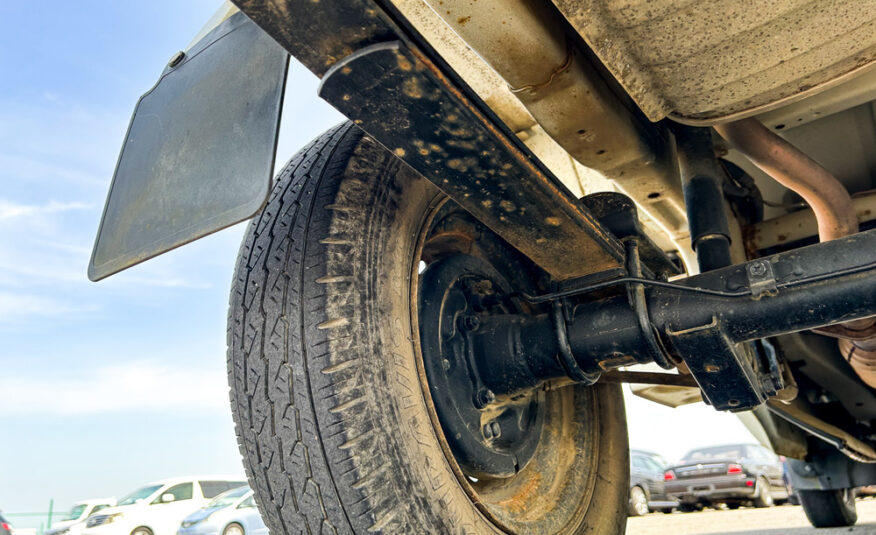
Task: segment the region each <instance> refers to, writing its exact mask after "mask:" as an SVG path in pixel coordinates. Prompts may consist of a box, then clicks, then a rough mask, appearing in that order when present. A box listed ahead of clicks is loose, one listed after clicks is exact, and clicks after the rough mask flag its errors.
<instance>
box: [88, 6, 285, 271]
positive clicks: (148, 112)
mask: <svg viewBox="0 0 876 535" xmlns="http://www.w3.org/2000/svg"><path fill="white" fill-rule="evenodd" d="M288 58H289V56H288V54H287V53H286V51H285V50H283V49H282V48H281V47H280V46H279V45H277V44H276V43H275V42H274V41H273V40H272V39H271V38H270V36H268V35H267V34H266V33H264V32H263V31H262V30H261V29H260V28H259V27H258V26H256V25H255V24H254V23H253V22H252V21H250V20H249V19H248V18H247V17H246V16H245V15H244V14H242V13H240V12H237V13H235V14H234V15H232V16H231V17H229V18H228V19H226V20H224V21H223V22H221V23H220V24H219V25H218V26H216V28H214V29H213V30H211V31H210V32H209V33H208V34H207V35H206V36H204V38H203V39H201V40H200V41H198V42H197V43H196V44H195V45H194V46H192V48H191V49H189V50H188V51H187V52H185V53H179V54H177V55H176V56H174V57H173V59H171V61H170V63H169V64H168V66H167V68H166V69H165V70H164V72H163V73H162V74H161V77H160V78H159V80H158V83H157V84H156V85H155V86H154V87H153V88H152V89H151V90H149V91H148V92H147V93H146V94H144V95H143V96H142V97H141V98H140V101H139V102H138V103H137V107H136V108H135V110H134V115H133V117H132V118H131V123H130V125H129V127H128V133H127V136H126V138H125V143H124V145H123V146H122V150H121V154H120V155H119V160H118V163H117V165H116V170H115V174H114V176H113V180H112V185H111V186H110V191H109V194H108V197H107V202H106V206H105V208H104V213H103V218H102V220H101V223H100V229H99V230H98V234H97V239H96V242H95V245H94V251H93V252H92V257H91V262H90V263H89V266H88V278H89V279H91V280H93V281H96V280H100V279H103V278H104V277H107V276H109V275H112V274H114V273H117V272H119V271H121V270H123V269H125V268H128V267H130V266H133V265H134V264H137V263H140V262H142V261H144V260H147V259H149V258H152V257H154V256H157V255H159V254H161V253H164V252H167V251H169V250H171V249H174V248H176V247H179V246H180V245H183V244H185V243H188V242H190V241H193V240H196V239H198V238H201V237H203V236H206V235H208V234H211V233H213V232H215V231H217V230H220V229H222V228H225V227H228V226H230V225H232V224H234V223H237V222H239V221H242V220H244V219H247V218H249V217H252V216H253V215H254V214H256V213H257V212H258V211H259V210H260V209H261V208H262V206H263V205H264V203H265V201H266V200H267V197H268V194H269V193H270V191H271V187H272V185H271V183H272V176H273V165H274V155H275V152H276V146H277V136H278V128H279V122H280V113H281V108H282V102H283V92H284V89H285V82H286V71H287V69H288V65H289V60H288Z"/></svg>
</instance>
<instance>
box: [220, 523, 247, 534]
mask: <svg viewBox="0 0 876 535" xmlns="http://www.w3.org/2000/svg"><path fill="white" fill-rule="evenodd" d="M231 526H237V527H239V528H240V531H241V532H243V533H244V535H246V528H244V527H243V524H241V523H240V522H237V521H234V522H229V523H227V524H225V527H224V528H222V535H225V532H226V531H227V530H228V528H230V527H231Z"/></svg>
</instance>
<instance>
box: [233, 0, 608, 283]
mask: <svg viewBox="0 0 876 535" xmlns="http://www.w3.org/2000/svg"><path fill="white" fill-rule="evenodd" d="M234 3H235V4H236V5H238V6H239V7H240V8H241V10H242V11H243V12H245V13H246V14H247V15H248V16H249V17H250V18H252V19H253V20H254V21H255V22H256V23H257V24H259V26H261V27H262V28H263V29H264V30H265V31H267V32H268V33H269V34H271V35H272V36H273V37H274V38H275V39H276V40H277V42H278V43H280V44H281V45H282V46H283V47H284V48H286V50H288V51H289V52H290V53H291V54H292V55H293V56H294V57H296V58H297V59H298V60H300V61H301V62H302V63H303V64H304V65H305V66H306V67H307V68H309V69H310V70H311V71H313V72H314V73H315V74H316V75H317V76H319V77H321V78H323V84H322V87H321V89H320V96H322V97H323V98H324V99H325V100H327V101H328V102H330V103H331V104H332V105H333V106H335V107H336V108H338V109H339V110H340V111H341V112H342V113H343V114H345V115H346V116H347V117H349V118H350V119H351V120H353V121H354V122H356V124H358V125H359V126H360V127H361V128H362V129H363V130H365V131H366V132H368V134H370V135H371V136H372V137H374V138H375V139H376V140H377V141H379V142H380V143H381V144H383V145H384V146H386V147H387V148H388V149H390V150H391V151H393V152H394V153H395V154H396V155H397V156H398V157H399V158H400V159H402V160H404V161H405V162H406V163H407V164H409V165H410V166H411V167H412V168H413V169H415V170H416V171H417V172H419V173H420V174H422V175H423V176H425V177H426V178H427V179H429V180H431V181H432V182H433V183H435V184H436V185H437V186H438V187H440V188H441V189H442V190H444V191H445V192H446V193H447V194H448V195H449V196H450V197H451V198H452V199H453V200H454V201H456V202H457V203H458V204H459V205H460V206H462V207H463V208H465V209H466V210H467V211H469V212H470V213H471V214H473V215H475V216H476V217H477V218H478V219H479V220H480V221H482V222H483V223H484V224H486V225H487V226H488V227H490V229H492V230H493V231H494V232H496V233H497V234H498V235H500V236H502V238H504V239H505V240H506V241H507V242H509V243H510V244H511V245H513V246H514V247H515V248H517V249H518V250H519V251H520V252H522V253H524V254H525V255H526V256H528V257H529V258H530V259H532V260H533V261H534V262H535V263H536V264H537V265H539V266H540V267H541V268H542V269H544V270H545V271H547V272H548V273H550V274H551V275H552V276H553V277H554V278H555V279H557V280H564V279H569V278H573V277H577V276H581V275H586V274H588V273H594V272H597V271H601V270H604V269H609V268H611V267H617V266H620V264H621V261H622V258H623V250H622V247H621V246H620V244H619V243H618V242H617V240H615V239H614V237H613V236H612V235H611V234H610V233H609V232H607V231H606V230H605V229H604V228H603V227H602V226H601V225H600V224H599V223H598V222H597V221H596V219H595V218H594V217H593V216H592V215H591V214H590V213H589V212H588V211H587V209H586V208H584V207H583V206H582V205H581V204H580V203H578V201H577V199H575V198H574V196H572V195H571V194H570V193H569V192H568V190H567V189H566V188H565V187H564V186H563V185H562V183H561V182H560V181H559V180H558V179H557V178H556V177H555V176H553V174H552V173H551V172H550V171H549V170H548V169H547V168H546V167H545V166H544V165H543V164H542V163H541V162H540V161H539V160H538V158H536V157H535V155H533V154H532V152H531V151H529V149H527V148H526V146H525V145H524V144H523V143H522V142H521V141H520V140H519V139H518V138H517V137H516V136H515V135H514V134H513V133H512V132H511V131H510V130H509V129H508V128H507V126H506V125H504V124H503V123H502V122H501V121H500V120H499V119H498V118H497V117H496V116H495V114H494V113H493V112H492V111H491V110H490V108H489V106H487V105H486V104H485V103H484V102H483V101H481V100H480V98H479V97H478V96H477V95H476V94H475V93H474V92H473V91H472V90H471V89H470V88H469V87H468V86H467V85H466V84H465V83H464V82H463V81H462V80H461V79H460V78H459V76H457V75H456V74H455V73H454V72H453V70H452V69H451V68H450V67H449V66H448V65H447V64H446V62H444V61H443V60H442V59H441V57H440V55H439V54H437V53H436V52H435V51H434V50H433V49H432V48H431V47H430V46H429V44H428V43H427V42H426V41H425V40H424V39H423V38H422V37H421V36H420V35H419V34H418V33H417V32H416V31H415V30H414V29H413V28H412V27H411V26H410V24H409V23H408V22H407V21H406V20H405V19H404V17H403V16H401V15H400V14H399V13H398V12H397V11H396V10H395V8H394V7H393V6H392V5H391V4H390V3H388V2H380V1H372V0H343V1H341V0H323V1H320V2H312V1H311V0H234ZM341 64H343V65H341Z"/></svg>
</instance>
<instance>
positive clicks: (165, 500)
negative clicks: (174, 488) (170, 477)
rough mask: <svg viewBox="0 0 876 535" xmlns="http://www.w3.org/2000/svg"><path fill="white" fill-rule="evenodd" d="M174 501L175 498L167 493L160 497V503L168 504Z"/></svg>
mask: <svg viewBox="0 0 876 535" xmlns="http://www.w3.org/2000/svg"><path fill="white" fill-rule="evenodd" d="M174 500H176V496H174V495H173V494H171V493H169V492H168V493H166V494H162V495H161V503H170V502H172V501H174Z"/></svg>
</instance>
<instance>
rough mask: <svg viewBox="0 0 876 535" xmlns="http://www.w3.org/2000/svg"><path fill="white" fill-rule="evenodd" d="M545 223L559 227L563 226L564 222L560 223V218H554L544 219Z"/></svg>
mask: <svg viewBox="0 0 876 535" xmlns="http://www.w3.org/2000/svg"><path fill="white" fill-rule="evenodd" d="M544 222H545V223H547V224H548V225H550V226H552V227H559V226H560V225H561V224H562V221H560V218H559V217H554V216H550V217H546V218H544Z"/></svg>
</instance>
